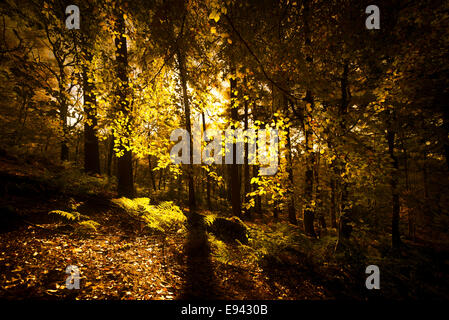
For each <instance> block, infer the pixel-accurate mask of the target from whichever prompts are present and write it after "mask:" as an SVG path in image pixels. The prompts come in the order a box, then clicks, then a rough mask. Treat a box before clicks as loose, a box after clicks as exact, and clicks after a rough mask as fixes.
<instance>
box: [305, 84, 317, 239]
mask: <svg viewBox="0 0 449 320" xmlns="http://www.w3.org/2000/svg"><path fill="white" fill-rule="evenodd" d="M304 100H305V101H306V103H307V105H310V106H312V105H313V97H312V93H311V92H310V91H307V94H306V98H305V99H304ZM312 134H313V132H312V130H311V127H310V123H309V122H308V121H307V120H304V135H305V144H306V172H305V188H304V200H305V207H304V231H305V233H306V234H307V235H309V236H311V237H316V234H315V228H314V220H315V208H314V206H313V205H312V201H313V161H314V160H313V158H314V153H313V141H312Z"/></svg>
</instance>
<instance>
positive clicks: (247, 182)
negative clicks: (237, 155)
mask: <svg viewBox="0 0 449 320" xmlns="http://www.w3.org/2000/svg"><path fill="white" fill-rule="evenodd" d="M244 106H245V119H244V120H245V132H247V131H248V100H245V104H244ZM245 139H246V141H245V158H244V165H243V177H244V178H243V179H244V180H243V195H244V197H245V198H244V201H245V203H247V202H248V201H249V197H248V194H249V193H250V192H251V183H250V179H251V177H250V174H249V163H248V152H249V148H248V139H250V138H249V137H246V138H245ZM245 215H246V216H247V217H248V218H250V217H251V210H250V209H248V210H245Z"/></svg>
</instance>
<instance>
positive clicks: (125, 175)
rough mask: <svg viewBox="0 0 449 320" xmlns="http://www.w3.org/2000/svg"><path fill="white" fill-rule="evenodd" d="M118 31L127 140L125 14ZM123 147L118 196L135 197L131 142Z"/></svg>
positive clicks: (119, 19)
mask: <svg viewBox="0 0 449 320" xmlns="http://www.w3.org/2000/svg"><path fill="white" fill-rule="evenodd" d="M116 28H117V29H116V31H117V32H118V35H117V36H116V38H115V47H116V62H117V76H118V79H119V80H120V83H119V85H118V98H119V111H120V112H121V113H122V115H123V116H124V117H126V119H127V123H126V124H125V130H126V131H127V133H126V134H127V136H126V137H125V138H126V139H129V138H130V134H131V132H130V131H131V128H130V125H131V123H130V119H129V116H130V106H129V102H128V99H127V98H128V90H129V84H128V71H127V68H128V49H127V43H126V38H125V20H124V17H123V13H122V12H120V13H119V14H118V16H117V20H116ZM125 144H126V145H123V143H122V142H121V143H120V145H119V149H120V151H121V152H122V155H121V156H120V157H118V159H117V169H118V170H117V173H118V190H117V191H118V195H119V197H128V198H133V197H134V180H133V166H132V152H131V150H129V149H128V148H129V141H126V142H125Z"/></svg>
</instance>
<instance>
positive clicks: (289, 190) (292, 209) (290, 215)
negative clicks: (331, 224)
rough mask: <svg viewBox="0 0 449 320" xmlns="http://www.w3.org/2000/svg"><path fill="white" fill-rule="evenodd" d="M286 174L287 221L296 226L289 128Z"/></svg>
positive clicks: (288, 132)
mask: <svg viewBox="0 0 449 320" xmlns="http://www.w3.org/2000/svg"><path fill="white" fill-rule="evenodd" d="M287 174H288V181H289V185H288V188H287V198H288V220H289V222H290V223H291V224H294V225H296V224H298V221H297V220H296V207H295V193H294V187H295V181H294V178H293V155H292V144H291V139H290V127H287Z"/></svg>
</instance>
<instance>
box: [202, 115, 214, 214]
mask: <svg viewBox="0 0 449 320" xmlns="http://www.w3.org/2000/svg"><path fill="white" fill-rule="evenodd" d="M201 116H202V118H203V132H204V141H206V140H207V136H206V115H205V114H204V111H202V112H201ZM205 172H206V203H207V208H208V209H209V210H211V209H212V205H211V202H210V176H209V172H207V171H205Z"/></svg>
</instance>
